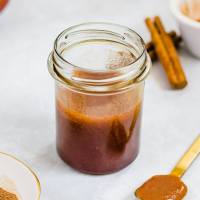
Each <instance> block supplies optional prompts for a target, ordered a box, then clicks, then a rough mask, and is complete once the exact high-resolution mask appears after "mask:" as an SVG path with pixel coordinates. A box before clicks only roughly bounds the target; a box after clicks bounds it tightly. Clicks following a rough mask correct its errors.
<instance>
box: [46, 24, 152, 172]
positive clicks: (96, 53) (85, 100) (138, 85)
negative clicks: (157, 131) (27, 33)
mask: <svg viewBox="0 0 200 200" xmlns="http://www.w3.org/2000/svg"><path fill="white" fill-rule="evenodd" d="M48 64H49V71H50V73H51V74H52V76H53V77H54V79H55V80H56V119H57V120H56V121H57V150H58V153H59V155H60V157H61V158H62V159H63V160H64V161H65V162H66V163H68V164H69V165H71V166H72V167H74V168H76V169H78V170H79V171H82V172H85V173H92V174H106V173H111V172H115V171H117V170H120V169H122V168H124V167H126V166H127V165H128V164H130V163H131V162H132V161H133V160H134V159H135V158H136V156H137V154H138V149H139V134H140V126H141V114H142V101H143V90H144V79H145V78H146V76H147V74H148V72H149V69H150V65H151V62H150V60H149V56H148V55H147V53H146V50H145V47H144V43H143V41H142V39H141V38H140V36H139V35H138V34H136V33H135V32H134V31H132V30H130V29H128V28H126V27H123V26H119V25H114V24H107V23H87V24H82V25H78V26H74V27H71V28H69V29H67V30H65V31H64V32H62V33H61V34H60V35H59V36H58V37H57V39H56V41H55V45H54V51H53V52H52V53H51V54H50V56H49V60H48Z"/></svg>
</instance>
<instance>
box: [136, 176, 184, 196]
mask: <svg viewBox="0 0 200 200" xmlns="http://www.w3.org/2000/svg"><path fill="white" fill-rule="evenodd" d="M186 193H187V186H186V185H185V184H184V183H183V182H182V181H181V180H180V178H178V177H176V176H172V175H157V176H153V177H152V178H151V179H149V180H148V181H147V182H145V183H144V184H143V185H142V186H141V187H139V188H138V189H137V190H136V192H135V195H136V197H137V198H139V199H140V200H181V199H183V197H184V196H185V195H186Z"/></svg>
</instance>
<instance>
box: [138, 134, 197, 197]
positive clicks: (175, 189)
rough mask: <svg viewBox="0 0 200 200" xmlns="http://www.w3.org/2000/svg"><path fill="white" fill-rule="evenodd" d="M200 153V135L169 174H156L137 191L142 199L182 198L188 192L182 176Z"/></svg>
mask: <svg viewBox="0 0 200 200" xmlns="http://www.w3.org/2000/svg"><path fill="white" fill-rule="evenodd" d="M199 153H200V135H198V137H197V138H196V140H195V141H194V142H193V144H192V145H191V146H190V148H189V149H188V150H187V151H186V152H185V154H184V155H183V157H182V158H181V159H180V160H179V161H178V163H177V164H176V166H175V167H174V168H173V170H172V171H171V173H170V174H169V175H156V176H153V177H152V178H150V179H149V180H147V181H146V182H145V183H144V184H143V185H142V186H140V187H139V188H138V189H137V190H136V191H135V196H136V197H137V198H138V199H141V200H181V199H183V197H184V196H185V195H186V193H187V186H186V185H185V184H184V183H183V182H182V181H181V177H182V176H183V175H184V174H185V172H186V171H187V169H188V168H189V167H190V165H191V164H192V163H193V161H194V160H195V159H196V158H197V156H198V155H199Z"/></svg>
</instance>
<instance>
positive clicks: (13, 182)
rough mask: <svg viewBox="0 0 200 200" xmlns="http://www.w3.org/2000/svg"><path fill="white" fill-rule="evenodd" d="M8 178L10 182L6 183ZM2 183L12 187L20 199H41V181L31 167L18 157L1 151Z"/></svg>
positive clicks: (0, 180)
mask: <svg viewBox="0 0 200 200" xmlns="http://www.w3.org/2000/svg"><path fill="white" fill-rule="evenodd" d="M2 180H3V181H2ZM7 180H8V182H9V181H10V183H6V181H7ZM2 182H5V183H2ZM2 184H5V187H10V188H11V191H12V190H13V191H16V192H17V193H18V194H19V196H20V200H39V199H40V191H41V188H40V182H39V180H38V178H37V176H36V175H35V173H34V172H33V171H32V170H31V169H30V167H28V166H27V165H26V164H24V163H23V162H21V161H20V160H18V159H17V158H15V157H13V156H11V155H8V154H6V153H2V152H0V185H2ZM7 185H9V186H7Z"/></svg>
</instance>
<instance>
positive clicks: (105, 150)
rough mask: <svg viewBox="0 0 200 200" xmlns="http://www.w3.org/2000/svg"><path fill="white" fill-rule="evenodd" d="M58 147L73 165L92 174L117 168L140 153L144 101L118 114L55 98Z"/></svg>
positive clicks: (123, 165)
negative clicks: (83, 108) (78, 108)
mask: <svg viewBox="0 0 200 200" xmlns="http://www.w3.org/2000/svg"><path fill="white" fill-rule="evenodd" d="M56 118H57V149H58V153H59V155H60V156H61V158H62V159H63V160H64V161H65V162H66V163H68V164H69V165H71V166H72V167H73V168H75V169H77V170H79V171H82V172H86V173H91V174H105V173H111V172H114V171H118V170H120V169H122V168H124V167H125V166H127V165H128V164H130V163H131V162H132V161H133V160H134V159H135V158H136V156H137V154H138V148H139V131H140V124H141V123H140V121H141V103H137V104H136V105H134V107H133V109H131V110H129V111H127V112H124V113H120V114H117V115H107V116H98V115H96V116H95V115H93V116H92V115H86V114H83V113H81V112H77V111H75V110H73V109H70V108H66V106H65V105H64V104H63V103H62V101H60V100H59V98H58V99H57V101H56Z"/></svg>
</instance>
